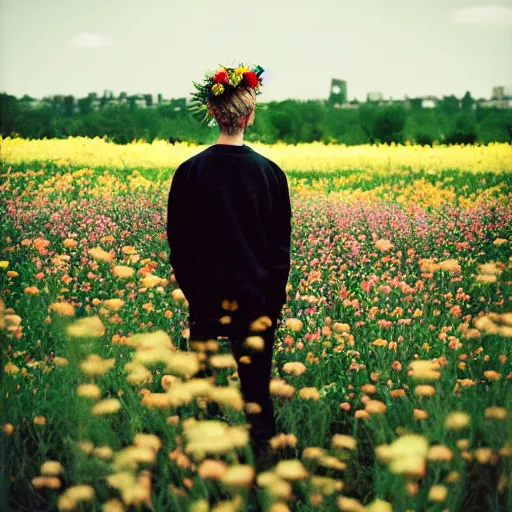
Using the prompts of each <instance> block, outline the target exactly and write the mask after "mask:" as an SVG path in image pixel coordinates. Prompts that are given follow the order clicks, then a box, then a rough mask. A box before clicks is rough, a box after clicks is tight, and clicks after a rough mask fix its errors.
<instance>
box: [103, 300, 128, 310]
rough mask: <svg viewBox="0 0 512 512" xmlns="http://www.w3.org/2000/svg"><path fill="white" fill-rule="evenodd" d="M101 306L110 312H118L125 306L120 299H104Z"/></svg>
mask: <svg viewBox="0 0 512 512" xmlns="http://www.w3.org/2000/svg"><path fill="white" fill-rule="evenodd" d="M103 304H104V305H105V307H106V308H107V309H110V310H112V311H119V310H120V309H121V308H122V307H123V306H124V304H125V302H124V300H122V299H106V300H104V301H103Z"/></svg>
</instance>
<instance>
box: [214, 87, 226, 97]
mask: <svg viewBox="0 0 512 512" xmlns="http://www.w3.org/2000/svg"><path fill="white" fill-rule="evenodd" d="M212 92H213V94H215V96H220V95H221V94H222V93H223V92H224V86H223V85H222V84H215V85H214V86H213V87H212Z"/></svg>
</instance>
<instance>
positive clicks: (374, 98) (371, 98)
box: [366, 92, 383, 103]
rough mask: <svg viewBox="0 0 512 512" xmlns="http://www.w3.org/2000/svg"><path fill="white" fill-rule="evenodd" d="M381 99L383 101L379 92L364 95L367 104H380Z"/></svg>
mask: <svg viewBox="0 0 512 512" xmlns="http://www.w3.org/2000/svg"><path fill="white" fill-rule="evenodd" d="M382 99H383V96H382V93H381V92H369V93H368V94H367V95H366V101H367V102H368V103H370V102H380V101H382Z"/></svg>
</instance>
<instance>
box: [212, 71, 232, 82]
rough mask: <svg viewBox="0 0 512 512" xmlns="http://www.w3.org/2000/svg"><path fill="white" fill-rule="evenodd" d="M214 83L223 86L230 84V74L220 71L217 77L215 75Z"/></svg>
mask: <svg viewBox="0 0 512 512" xmlns="http://www.w3.org/2000/svg"><path fill="white" fill-rule="evenodd" d="M213 81H214V82H216V83H218V84H222V83H225V84H227V83H229V77H228V74H227V73H226V72H225V71H219V72H218V73H216V74H215V75H213Z"/></svg>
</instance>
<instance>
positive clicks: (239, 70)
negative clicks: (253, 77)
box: [235, 66, 249, 75]
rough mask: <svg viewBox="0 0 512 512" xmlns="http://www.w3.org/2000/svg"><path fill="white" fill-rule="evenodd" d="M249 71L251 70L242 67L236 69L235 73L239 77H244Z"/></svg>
mask: <svg viewBox="0 0 512 512" xmlns="http://www.w3.org/2000/svg"><path fill="white" fill-rule="evenodd" d="M247 71H249V68H247V67H243V66H240V67H238V68H236V69H235V73H236V74H237V75H243V74H244V73H247Z"/></svg>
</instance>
